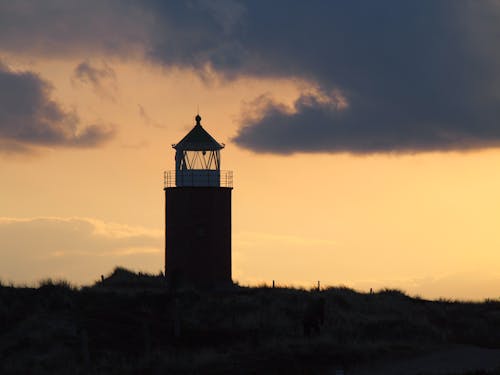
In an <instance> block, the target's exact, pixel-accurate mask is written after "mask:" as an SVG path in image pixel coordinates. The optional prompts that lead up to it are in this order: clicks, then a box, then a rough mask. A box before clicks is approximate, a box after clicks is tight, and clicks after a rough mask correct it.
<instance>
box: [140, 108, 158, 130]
mask: <svg viewBox="0 0 500 375" xmlns="http://www.w3.org/2000/svg"><path fill="white" fill-rule="evenodd" d="M137 108H138V109H139V117H140V118H141V120H142V122H143V123H144V124H145V125H148V126H153V127H155V128H161V129H164V128H165V126H164V125H161V124H159V123H158V122H156V121H154V120H153V119H152V118H151V117H150V116H149V114H148V113H147V112H146V110H145V109H144V107H143V106H142V105H140V104H138V105H137Z"/></svg>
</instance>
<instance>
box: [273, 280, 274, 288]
mask: <svg viewBox="0 0 500 375" xmlns="http://www.w3.org/2000/svg"><path fill="white" fill-rule="evenodd" d="M273 289H274V280H273Z"/></svg>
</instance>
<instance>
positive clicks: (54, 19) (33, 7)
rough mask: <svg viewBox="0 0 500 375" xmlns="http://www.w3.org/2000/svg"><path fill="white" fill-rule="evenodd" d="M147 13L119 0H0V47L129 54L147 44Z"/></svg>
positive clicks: (51, 54) (46, 53) (52, 54)
mask: <svg viewBox="0 0 500 375" xmlns="http://www.w3.org/2000/svg"><path fill="white" fill-rule="evenodd" d="M150 22H151V17H150V16H149V15H148V14H147V12H146V11H145V10H144V9H143V8H142V7H139V6H136V5H134V4H133V2H128V1H120V0H103V1H100V0H89V1H85V2H81V1H78V0H65V1H61V0H49V1H47V2H44V3H43V4H42V3H41V2H39V1H36V0H26V1H22V2H0V50H2V51H5V52H9V53H14V54H18V55H28V56H33V55H35V56H42V57H46V58H60V57H66V56H72V57H79V58H88V57H90V56H101V55H103V54H106V55H114V56H120V57H124V58H129V57H130V56H131V55H134V54H136V53H137V54H139V53H140V51H141V50H143V48H144V47H143V46H144V43H147V40H148V33H150V32H151V31H150V27H149V26H148V25H149V23H150Z"/></svg>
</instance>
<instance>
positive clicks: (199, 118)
mask: <svg viewBox="0 0 500 375" xmlns="http://www.w3.org/2000/svg"><path fill="white" fill-rule="evenodd" d="M194 119H195V120H196V125H201V116H200V115H199V114H198V115H196V117H195V118H194Z"/></svg>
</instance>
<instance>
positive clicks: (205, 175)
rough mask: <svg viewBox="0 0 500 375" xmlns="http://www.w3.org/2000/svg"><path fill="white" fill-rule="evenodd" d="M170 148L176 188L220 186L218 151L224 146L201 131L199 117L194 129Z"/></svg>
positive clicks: (204, 131)
mask: <svg viewBox="0 0 500 375" xmlns="http://www.w3.org/2000/svg"><path fill="white" fill-rule="evenodd" d="M172 147H173V148H174V149H175V184H176V186H178V187H180V186H220V150H221V149H223V148H224V145H223V144H220V143H219V142H217V141H216V140H215V139H214V138H213V137H212V136H211V135H210V134H208V132H207V131H206V130H205V129H203V127H202V126H201V116H200V115H197V116H196V125H195V127H194V128H193V129H192V130H191V131H190V132H189V133H188V134H187V135H186V136H185V137H184V138H183V139H182V140H181V141H180V142H179V143H177V144H174V145H172Z"/></svg>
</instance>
